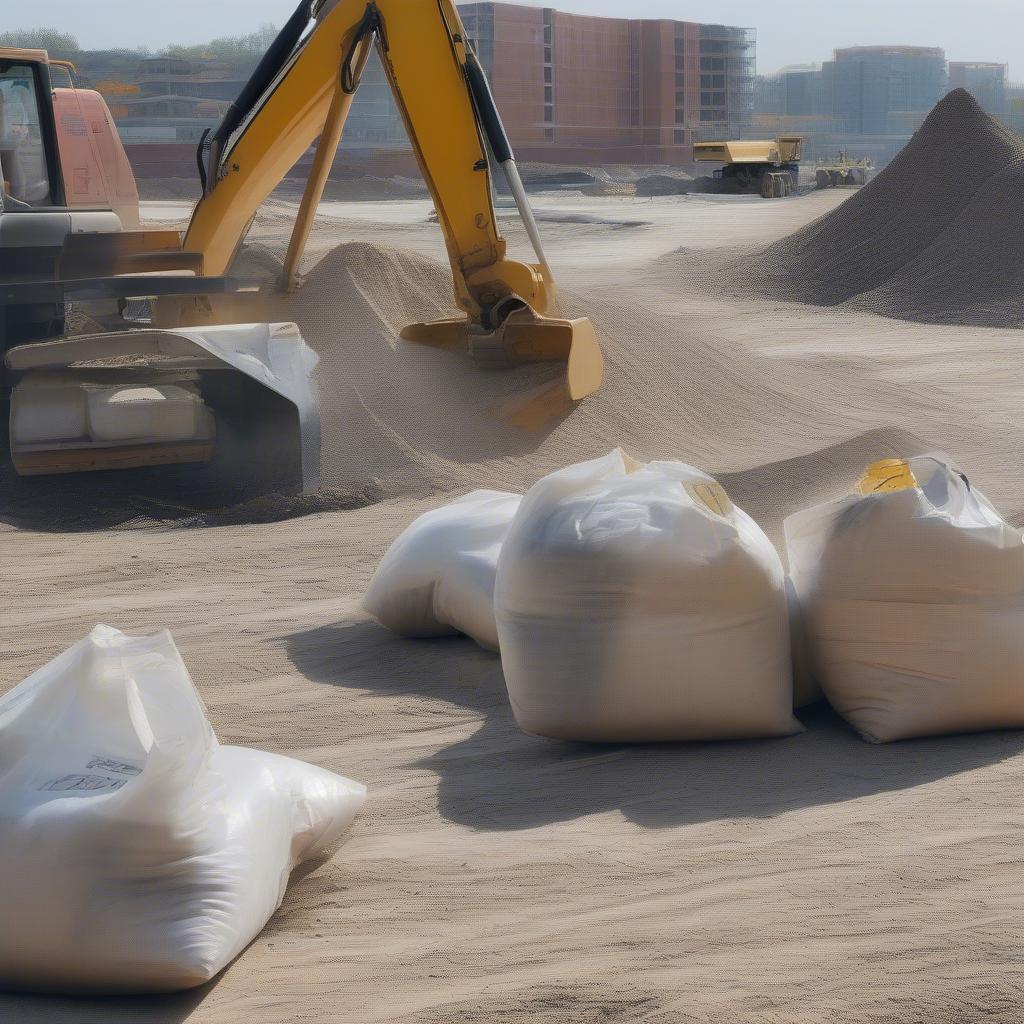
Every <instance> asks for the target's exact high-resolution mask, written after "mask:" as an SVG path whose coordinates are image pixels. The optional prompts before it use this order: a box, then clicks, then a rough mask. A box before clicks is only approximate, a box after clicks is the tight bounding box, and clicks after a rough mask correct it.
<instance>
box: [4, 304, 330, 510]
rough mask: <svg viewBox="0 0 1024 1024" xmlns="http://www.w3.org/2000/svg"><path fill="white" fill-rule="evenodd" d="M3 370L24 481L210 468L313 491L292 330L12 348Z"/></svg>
mask: <svg viewBox="0 0 1024 1024" xmlns="http://www.w3.org/2000/svg"><path fill="white" fill-rule="evenodd" d="M6 364H7V369H8V371H9V373H10V376H11V379H12V381H13V385H14V386H13V388H12V391H11V413H10V444H11V461H12V463H13V465H14V468H15V470H16V471H17V472H18V473H19V474H20V475H22V476H40V475H48V474H56V473H79V472H88V471H93V470H114V469H135V468H141V467H145V466H167V465H176V464H184V463H204V462H208V463H209V464H210V466H209V472H210V473H211V474H213V475H218V474H222V475H223V476H224V477H231V478H233V479H236V480H237V479H239V478H243V477H244V478H245V479H246V480H248V479H249V478H255V477H257V476H258V477H260V480H259V481H258V482H257V481H256V480H253V483H254V484H256V483H258V484H259V485H262V486H264V487H266V486H269V487H271V488H273V489H281V490H290V491H295V490H298V491H311V490H315V489H316V488H317V487H318V486H319V474H320V418H319V412H318V410H317V406H316V400H315V392H314V385H313V371H314V369H315V367H316V365H317V357H316V354H315V353H314V352H313V351H312V350H311V349H310V348H309V347H308V346H307V345H306V343H305V341H304V340H303V339H302V336H301V335H300V333H299V331H298V328H297V327H296V326H295V325H294V324H240V325H232V326H223V327H205V328H194V329H193V328H189V329H185V328H183V329H177V330H141V331H123V332H117V333H111V334H95V335H86V336H83V337H77V338H66V339H62V340H58V341H51V342H40V343H35V344H26V345H19V346H16V347H15V348H12V349H10V350H9V351H8V353H7V356H6ZM263 478H265V479H263Z"/></svg>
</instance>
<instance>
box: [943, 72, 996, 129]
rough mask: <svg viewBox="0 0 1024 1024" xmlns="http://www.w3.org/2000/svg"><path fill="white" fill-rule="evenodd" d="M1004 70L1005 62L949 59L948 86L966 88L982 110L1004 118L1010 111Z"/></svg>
mask: <svg viewBox="0 0 1024 1024" xmlns="http://www.w3.org/2000/svg"><path fill="white" fill-rule="evenodd" d="M1006 72H1007V67H1006V65H1005V64H991V63H987V62H982V61H959V60H951V61H950V62H949V87H950V88H951V89H966V90H967V91H968V92H969V93H970V94H971V95H972V96H973V97H974V98H975V99H976V100H977V101H978V103H979V104H980V105H981V108H982V109H983V110H987V111H988V112H989V113H990V114H992V115H994V116H995V117H999V118H1002V119H1004V120H1005V119H1006V118H1007V117H1008V116H1009V113H1010V93H1009V89H1008V85H1007V74H1006Z"/></svg>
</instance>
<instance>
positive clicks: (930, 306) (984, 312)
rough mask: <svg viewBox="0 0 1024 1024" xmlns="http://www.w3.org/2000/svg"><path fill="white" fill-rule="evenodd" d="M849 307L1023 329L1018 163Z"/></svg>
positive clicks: (1022, 197)
mask: <svg viewBox="0 0 1024 1024" xmlns="http://www.w3.org/2000/svg"><path fill="white" fill-rule="evenodd" d="M851 305H855V306H857V307H859V308H862V309H869V310H872V311H873V312H875V313H881V314H882V315H883V316H892V317H897V318H899V319H901V320H917V321H921V322H923V323H941V324H977V325H986V326H992V327H1024V159H1018V160H1015V161H1013V162H1012V163H1010V164H1009V165H1008V166H1006V167H1005V168H1003V170H1001V171H1000V172H999V173H997V174H994V175H993V176H992V177H991V178H989V180H988V181H987V182H985V184H984V185H983V186H982V187H981V189H980V190H979V191H978V194H977V195H976V196H975V197H974V199H973V200H972V201H971V202H970V203H968V205H967V206H966V207H965V208H964V209H963V210H962V211H961V213H960V215H959V216H958V217H957V218H956V219H955V220H954V221H953V222H952V223H951V224H949V226H948V227H947V228H946V229H945V231H943V232H942V234H941V235H939V236H938V238H936V239H935V240H934V241H933V242H932V243H931V245H929V246H928V247H927V248H926V249H924V250H923V251H922V252H921V253H920V254H919V255H918V256H917V257H916V258H914V259H912V260H911V261H910V262H909V263H907V264H906V265H905V266H904V267H902V268H900V270H899V271H897V273H895V274H894V275H893V276H892V277H891V278H890V279H889V280H888V281H886V282H885V284H883V285H881V286H880V287H879V288H876V289H874V290H873V291H870V292H867V293H865V294H864V295H859V296H857V297H856V298H854V299H853V300H851Z"/></svg>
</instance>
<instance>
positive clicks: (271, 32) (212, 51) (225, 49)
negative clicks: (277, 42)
mask: <svg viewBox="0 0 1024 1024" xmlns="http://www.w3.org/2000/svg"><path fill="white" fill-rule="evenodd" d="M276 37H277V29H276V28H275V27H274V26H273V25H270V24H266V25H261V26H260V27H259V28H258V29H257V30H256V31H255V32H250V33H249V34H248V35H244V36H222V37H220V38H218V39H211V40H210V41H209V42H208V43H198V44H196V45H194V46H182V45H177V44H176V45H172V46H168V47H167V55H168V56H169V57H185V58H188V59H192V60H197V59H202V58H211V57H214V58H220V59H221V60H230V61H239V62H246V63H255V62H256V61H257V60H259V58H260V57H262V56H263V54H264V53H266V51H267V50H268V49H269V47H270V44H271V43H272V42H273V41H274V39H275V38H276Z"/></svg>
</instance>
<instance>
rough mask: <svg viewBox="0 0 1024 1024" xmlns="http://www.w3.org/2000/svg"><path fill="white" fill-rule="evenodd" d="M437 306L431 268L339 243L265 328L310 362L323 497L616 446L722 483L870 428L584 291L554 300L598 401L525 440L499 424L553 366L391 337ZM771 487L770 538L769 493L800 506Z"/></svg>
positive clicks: (526, 471) (655, 319)
mask: <svg viewBox="0 0 1024 1024" xmlns="http://www.w3.org/2000/svg"><path fill="white" fill-rule="evenodd" d="M450 295H451V278H450V274H449V270H448V267H447V266H446V265H445V264H443V263H440V262H437V261H435V260H432V259H430V258H427V257H424V256H420V255H417V254H414V253H410V252H408V251H405V250H399V249H393V248H388V247H385V246H379V245H374V244H369V243H349V244H345V245H341V246H339V247H337V248H336V249H334V250H333V251H332V252H331V253H330V254H329V255H328V256H327V257H326V258H325V259H324V260H323V261H322V262H321V263H319V264H318V265H317V266H316V267H315V268H314V269H313V270H312V271H311V272H310V274H309V276H308V278H307V281H306V284H305V286H304V287H303V288H302V289H301V290H300V291H299V292H298V293H296V294H295V295H292V296H287V297H282V298H280V299H277V300H275V301H276V306H275V307H274V308H273V309H272V310H271V314H272V317H273V318H274V319H283V320H294V321H295V322H296V323H298V324H299V326H300V328H301V330H302V332H303V335H304V337H305V338H306V340H307V342H308V343H309V344H310V345H311V346H312V347H313V348H314V349H315V351H316V352H317V353H318V355H319V357H320V360H321V363H320V368H319V372H318V389H319V396H320V411H321V417H322V424H323V442H322V462H321V473H322V479H323V484H324V486H325V487H327V488H334V489H338V490H339V492H340V493H344V494H362V493H363V492H364V489H365V488H366V487H367V485H368V484H369V485H372V489H373V494H374V495H375V496H379V497H384V498H386V497H390V496H394V495H399V494H421V495H426V494H431V493H438V492H447V491H451V490H458V489H471V488H473V487H498V488H502V489H512V490H516V489H526V488H527V487H529V486H530V485H531V484H532V483H533V482H534V481H536V479H537V478H538V477H540V476H542V475H543V474H545V473H547V472H550V471H552V470H553V469H556V468H560V467H562V466H565V465H566V464H568V463H570V462H574V461H579V460H581V459H586V458H592V457H594V456H596V455H600V454H604V453H606V452H607V451H609V450H610V449H611V448H613V447H615V446H616V445H622V446H623V447H625V448H626V449H627V450H628V451H629V452H630V453H631V454H632V455H634V456H636V457H638V458H641V459H650V458H666V457H671V458H680V459H684V460H686V461H689V462H692V463H693V464H695V465H698V466H702V467H706V468H707V469H708V470H710V471H714V472H726V473H728V472H737V471H746V470H749V469H751V468H753V467H756V466H760V465H763V464H765V463H772V464H774V463H775V461H776V460H777V459H778V458H779V457H780V454H779V453H780V451H781V456H782V457H783V458H785V457H787V456H789V455H794V456H796V455H802V454H805V453H807V452H811V451H815V450H818V449H820V448H822V446H828V445H833V444H837V443H840V442H844V441H847V440H848V439H849V438H850V437H851V435H852V434H855V433H860V432H863V431H866V430H870V429H871V428H872V427H876V426H877V419H876V418H874V417H870V416H865V417H858V416H853V417H851V415H850V414H849V412H848V411H847V408H848V407H849V406H850V403H851V402H853V403H854V405H853V407H854V408H859V407H860V405H859V404H858V403H859V398H858V395H857V394H854V393H853V391H852V390H851V387H850V385H849V383H846V384H843V385H842V386H840V383H839V382H837V381H834V380H833V379H831V378H829V377H828V376H825V375H824V374H818V373H817V372H816V371H815V370H814V369H813V368H811V369H808V368H807V367H806V366H804V365H802V364H787V363H780V362H779V360H777V359H773V358H770V357H763V356H761V355H759V354H758V353H756V352H754V351H752V350H751V349H750V348H749V347H748V346H747V345H745V344H743V343H741V342H739V341H736V340H731V339H729V338H724V337H723V336H722V334H721V332H720V331H718V330H717V329H716V328H715V325H714V320H713V319H711V320H708V321H703V320H701V319H699V318H694V317H691V316H685V315H680V316H671V315H665V314H664V313H662V312H660V311H655V310H653V309H651V308H648V307H647V306H646V305H643V304H642V303H630V302H623V301H622V300H621V299H620V298H617V297H615V298H613V297H609V296H607V295H605V294H603V293H601V291H600V290H599V289H593V290H590V289H587V290H586V291H585V292H580V293H579V294H574V293H572V292H570V291H566V292H564V293H563V295H562V298H563V304H564V305H565V307H566V313H567V315H570V316H581V315H587V316H589V317H590V318H591V320H592V321H593V322H594V325H595V327H596V328H597V330H598V333H599V336H600V338H601V343H602V347H603V350H604V354H605V360H606V376H605V383H604V386H603V387H602V388H601V390H600V391H599V392H598V393H597V394H595V395H592V396H590V397H589V398H587V399H586V400H584V401H583V402H581V403H579V404H578V405H577V406H575V407H572V408H568V407H567V408H564V409H563V410H562V411H561V414H560V415H559V416H558V417H555V418H554V419H552V420H550V421H549V422H547V423H546V424H545V425H544V426H543V428H541V429H537V430H524V429H521V428H520V427H519V426H516V425H515V423H514V422H512V421H511V419H510V414H511V413H514V412H516V411H517V410H518V409H519V408H520V407H521V406H522V405H523V404H525V402H527V401H528V400H529V399H530V398H532V397H533V396H535V395H536V394H538V393H539V392H541V391H543V390H544V389H545V388H547V387H550V386H551V384H552V382H553V381H554V380H555V379H557V378H558V377H559V376H560V374H561V367H559V366H557V365H550V364H549V365H544V364H534V365H530V366H522V367H517V368H515V369H511V370H498V371H485V370H481V369H479V368H477V367H476V366H475V365H474V363H473V362H472V361H471V359H470V358H469V357H468V356H467V355H465V354H463V353H456V352H446V351H443V350H440V349H433V348H429V347H426V346H422V345H416V344H412V343H409V342H405V341H402V340H401V339H400V338H399V331H400V330H401V328H402V327H403V326H405V325H406V324H408V323H411V322H414V321H417V320H422V319H433V318H438V317H444V316H451V315H452V314H453V313H454V309H453V307H452V304H451V303H452V300H451V298H450ZM864 386H865V387H866V388H870V387H873V385H870V384H869V383H865V385H864ZM894 401H895V398H894ZM863 404H866V399H865V403H863ZM780 437H781V438H783V439H784V441H783V443H782V447H781V449H780V445H779V438H780ZM874 440H876V441H878V443H877V444H865V446H864V449H863V455H864V458H861V454H862V453H861V451H860V450H858V452H857V459H856V460H855V461H858V466H857V468H858V469H859V468H860V466H861V465H862V464H863V462H865V461H870V459H871V458H872V457H880V454H881V455H886V454H890V453H891V452H893V453H895V450H896V449H897V448H899V449H901V453H902V448H901V444H899V443H897V442H896V441H893V442H892V443H889V440H887V439H886V438H884V437H879V438H874ZM897 440H898V439H897ZM902 447H906V446H902ZM911 447H919V446H915V445H911ZM879 453H880V454H879ZM851 465H852V463H851ZM808 474H811V471H810V470H808ZM780 479H781V480H782V482H781V483H779V484H778V487H777V488H775V489H774V490H773V489H772V488H771V487H767V488H764V487H762V488H761V491H762V493H763V494H769V495H770V494H775V493H776V492H777V493H778V494H779V495H780V497H779V499H778V501H775V499H771V500H770V501H768V503H767V504H766V505H765V506H764V511H765V513H766V516H767V519H768V521H767V524H766V525H767V526H769V527H770V528H774V526H775V525H776V524H777V522H781V519H780V518H779V516H780V515H781V514H782V512H784V511H785V510H786V509H787V508H788V505H786V502H785V501H784V500H783V498H782V497H781V496H782V494H783V492H786V493H792V494H793V495H795V497H794V499H793V500H799V497H800V495H801V494H802V493H803V490H801V488H798V487H796V486H795V483H794V481H793V480H790V479H789V478H788V477H780ZM804 490H805V488H804ZM751 493H752V492H751ZM765 500H767V499H765ZM762 504H763V502H762ZM769 506H771V507H769Z"/></svg>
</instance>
